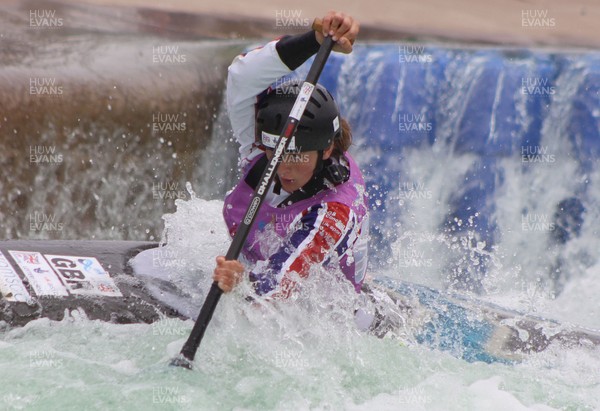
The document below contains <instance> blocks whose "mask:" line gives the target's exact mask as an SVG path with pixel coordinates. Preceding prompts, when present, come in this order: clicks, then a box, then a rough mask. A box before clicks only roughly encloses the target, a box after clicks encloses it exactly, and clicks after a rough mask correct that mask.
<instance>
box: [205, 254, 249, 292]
mask: <svg viewBox="0 0 600 411" xmlns="http://www.w3.org/2000/svg"><path fill="white" fill-rule="evenodd" d="M243 273H244V266H243V265H242V263H240V262H239V261H238V260H225V257H223V256H218V257H217V267H216V268H215V271H214V272H213V280H214V281H216V282H217V283H218V285H219V288H220V289H221V290H223V292H225V293H228V292H230V291H231V290H233V287H235V286H236V284H238V283H239V282H240V281H242V275H243Z"/></svg>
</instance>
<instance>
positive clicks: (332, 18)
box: [315, 11, 360, 54]
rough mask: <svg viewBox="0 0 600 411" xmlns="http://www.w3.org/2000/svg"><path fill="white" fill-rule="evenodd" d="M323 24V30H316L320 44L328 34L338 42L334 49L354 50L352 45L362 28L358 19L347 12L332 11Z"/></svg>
mask: <svg viewBox="0 0 600 411" xmlns="http://www.w3.org/2000/svg"><path fill="white" fill-rule="evenodd" d="M322 24H323V30H322V32H319V31H316V32H315V35H316V37H317V41H318V42H319V44H321V43H322V42H323V39H324V37H325V35H328V36H332V37H333V41H335V42H336V43H335V46H333V51H339V52H341V53H345V54H348V53H351V52H352V45H353V44H354V40H356V36H358V31H359V28H360V25H359V24H358V21H356V20H354V18H352V16H348V15H347V14H344V13H340V12H337V11H330V12H329V13H327V14H326V15H325V17H323V20H322Z"/></svg>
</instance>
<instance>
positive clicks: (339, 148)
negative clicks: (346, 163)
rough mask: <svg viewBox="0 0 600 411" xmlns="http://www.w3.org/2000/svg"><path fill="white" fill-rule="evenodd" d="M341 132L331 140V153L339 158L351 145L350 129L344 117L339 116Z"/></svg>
mask: <svg viewBox="0 0 600 411" xmlns="http://www.w3.org/2000/svg"><path fill="white" fill-rule="evenodd" d="M340 125H341V127H340V128H341V129H342V130H341V134H340V136H339V137H336V138H335V139H334V140H333V152H332V153H331V155H332V156H333V157H335V158H340V157H342V156H343V155H344V153H346V151H348V149H349V148H350V146H351V145H352V129H351V128H350V124H348V122H347V121H346V119H345V118H343V117H340Z"/></svg>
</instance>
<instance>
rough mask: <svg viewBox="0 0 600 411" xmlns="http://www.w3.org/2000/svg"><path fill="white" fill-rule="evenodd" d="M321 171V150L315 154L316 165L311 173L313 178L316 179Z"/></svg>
mask: <svg viewBox="0 0 600 411" xmlns="http://www.w3.org/2000/svg"><path fill="white" fill-rule="evenodd" d="M321 171H323V150H319V151H318V152H317V165H316V166H315V170H314V171H313V177H317V176H318V175H319V174H321Z"/></svg>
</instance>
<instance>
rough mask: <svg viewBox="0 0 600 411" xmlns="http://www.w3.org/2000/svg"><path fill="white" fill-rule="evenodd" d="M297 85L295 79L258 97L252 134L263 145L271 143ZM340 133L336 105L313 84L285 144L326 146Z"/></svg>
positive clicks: (292, 147)
mask: <svg viewBox="0 0 600 411" xmlns="http://www.w3.org/2000/svg"><path fill="white" fill-rule="evenodd" d="M300 86H301V84H299V83H292V84H291V85H290V84H289V83H288V84H286V85H285V86H279V87H277V88H275V89H271V90H269V93H268V94H267V95H266V96H264V97H263V98H262V100H260V101H259V103H258V110H257V113H256V135H257V137H258V138H259V139H260V141H261V142H262V144H263V145H264V146H265V147H267V148H274V147H275V143H276V142H277V139H278V138H279V136H280V134H281V131H282V129H283V125H284V124H285V121H286V120H287V118H288V116H289V114H290V111H292V106H293V105H294V102H295V101H296V96H297V95H298V92H299V91H300ZM340 135H341V129H340V111H339V109H338V106H337V104H336V103H335V101H334V100H333V96H332V95H331V93H329V91H327V89H326V88H325V87H323V86H322V85H320V84H317V85H316V87H315V89H314V91H313V93H312V96H311V97H310V100H309V102H308V104H307V105H306V110H304V114H303V115H302V118H301V119H300V124H298V128H297V129H296V133H295V134H294V137H293V138H292V141H291V142H290V145H289V146H288V151H295V152H303V151H313V150H317V151H321V150H326V149H327V148H329V146H331V143H332V141H333V139H334V138H335V137H339V136H340Z"/></svg>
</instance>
